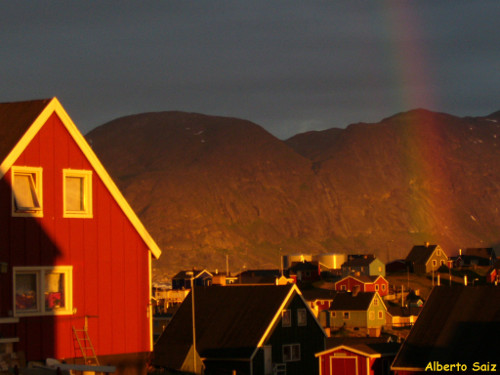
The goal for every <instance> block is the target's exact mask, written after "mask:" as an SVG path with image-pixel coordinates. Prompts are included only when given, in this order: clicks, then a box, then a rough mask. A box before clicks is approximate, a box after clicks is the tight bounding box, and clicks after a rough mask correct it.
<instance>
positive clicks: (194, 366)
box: [186, 271, 196, 374]
mask: <svg viewBox="0 0 500 375" xmlns="http://www.w3.org/2000/svg"><path fill="white" fill-rule="evenodd" d="M186 275H189V276H191V277H190V281H191V315H192V323H193V370H194V373H195V374H196V321H195V316H194V272H191V271H190V272H186Z"/></svg>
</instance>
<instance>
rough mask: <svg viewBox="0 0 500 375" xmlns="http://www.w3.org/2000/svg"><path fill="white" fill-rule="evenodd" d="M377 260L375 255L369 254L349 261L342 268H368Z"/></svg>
mask: <svg viewBox="0 0 500 375" xmlns="http://www.w3.org/2000/svg"><path fill="white" fill-rule="evenodd" d="M375 259H376V257H375V255H373V254H367V255H365V256H362V257H356V258H352V259H350V260H348V261H347V262H345V263H344V264H342V267H367V266H369V265H370V264H371V263H372V262H373V261H374V260H375Z"/></svg>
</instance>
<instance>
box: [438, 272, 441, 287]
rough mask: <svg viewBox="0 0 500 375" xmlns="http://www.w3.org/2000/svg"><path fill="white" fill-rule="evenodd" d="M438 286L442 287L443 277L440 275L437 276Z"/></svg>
mask: <svg viewBox="0 0 500 375" xmlns="http://www.w3.org/2000/svg"><path fill="white" fill-rule="evenodd" d="M437 285H438V286H440V285H441V275H440V274H439V273H438V276H437Z"/></svg>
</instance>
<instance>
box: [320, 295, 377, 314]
mask: <svg viewBox="0 0 500 375" xmlns="http://www.w3.org/2000/svg"><path fill="white" fill-rule="evenodd" d="M374 296H375V292H358V293H350V292H340V293H337V295H336V296H335V298H334V299H333V302H332V304H331V306H330V310H351V311H353V310H360V311H364V310H366V309H368V307H369V306H370V303H371V301H372V299H373V297H374Z"/></svg>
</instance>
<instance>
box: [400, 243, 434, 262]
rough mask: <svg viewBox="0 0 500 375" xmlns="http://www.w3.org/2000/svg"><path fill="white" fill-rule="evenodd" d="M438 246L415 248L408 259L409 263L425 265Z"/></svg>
mask: <svg viewBox="0 0 500 375" xmlns="http://www.w3.org/2000/svg"><path fill="white" fill-rule="evenodd" d="M437 247H438V245H419V246H413V248H412V249H411V251H410V253H409V254H408V256H407V257H406V261H407V262H412V263H415V264H425V263H426V262H427V260H428V259H429V257H430V256H431V254H432V253H433V252H434V250H436V248H437Z"/></svg>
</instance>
